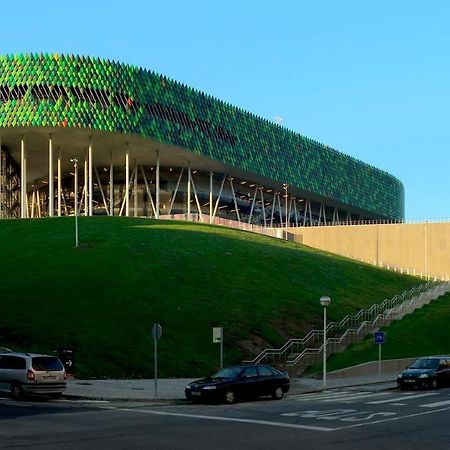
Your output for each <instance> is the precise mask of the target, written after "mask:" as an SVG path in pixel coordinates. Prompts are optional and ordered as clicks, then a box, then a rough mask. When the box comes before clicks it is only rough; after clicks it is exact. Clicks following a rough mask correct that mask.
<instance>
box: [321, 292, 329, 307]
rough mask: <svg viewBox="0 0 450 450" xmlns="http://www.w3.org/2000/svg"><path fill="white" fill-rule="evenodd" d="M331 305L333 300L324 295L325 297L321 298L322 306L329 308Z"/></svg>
mask: <svg viewBox="0 0 450 450" xmlns="http://www.w3.org/2000/svg"><path fill="white" fill-rule="evenodd" d="M330 303H331V298H330V297H328V296H327V295H324V296H323V297H320V304H321V305H322V306H323V307H324V308H326V307H327V306H329V305H330Z"/></svg>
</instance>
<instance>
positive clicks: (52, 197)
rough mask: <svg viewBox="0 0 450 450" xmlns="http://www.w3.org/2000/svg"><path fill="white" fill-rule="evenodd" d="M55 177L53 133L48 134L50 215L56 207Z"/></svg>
mask: <svg viewBox="0 0 450 450" xmlns="http://www.w3.org/2000/svg"><path fill="white" fill-rule="evenodd" d="M54 182H55V179H54V177H53V141H52V135H51V134H49V136H48V215H49V217H53V215H54V212H53V210H54V207H55V184H54Z"/></svg>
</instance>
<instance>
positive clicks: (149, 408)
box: [0, 387, 450, 450]
mask: <svg viewBox="0 0 450 450" xmlns="http://www.w3.org/2000/svg"><path fill="white" fill-rule="evenodd" d="M449 423H450V389H442V390H437V391H408V392H400V391H398V390H379V389H375V388H370V387H366V388H361V387H359V388H347V389H334V390H329V391H326V392H322V393H317V394H303V395H291V396H289V397H287V398H285V399H283V400H281V401H274V400H259V401H254V402H245V403H238V404H235V405H190V404H187V403H186V404H179V405H171V406H153V405H147V404H145V403H127V402H122V403H110V402H84V401H67V400H59V401H42V400H33V401H20V402H14V401H12V400H10V399H7V398H5V399H0V448H1V449H8V448H14V449H20V448H28V447H32V448H33V449H41V448H45V449H103V448H105V449H106V448H107V449H136V448H138V449H139V448H156V449H280V448H283V449H296V448H302V449H331V448H332V449H346V450H347V449H350V450H351V449H358V450H359V449H361V448H362V447H363V448H364V449H365V450H368V449H377V450H380V449H395V448H397V449H421V450H423V449H424V448H427V449H430V450H431V449H433V450H434V449H448V448H450V427H449V426H448V424H449Z"/></svg>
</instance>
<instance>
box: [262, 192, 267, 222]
mask: <svg viewBox="0 0 450 450" xmlns="http://www.w3.org/2000/svg"><path fill="white" fill-rule="evenodd" d="M260 189H261V204H262V211H263V219H264V226H265V227H266V226H267V220H266V206H265V205H264V193H263V188H262V186H261V187H260Z"/></svg>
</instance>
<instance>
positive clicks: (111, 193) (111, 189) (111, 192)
mask: <svg viewBox="0 0 450 450" xmlns="http://www.w3.org/2000/svg"><path fill="white" fill-rule="evenodd" d="M109 215H110V216H113V215H114V166H113V159H112V152H111V153H110V154H109Z"/></svg>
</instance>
